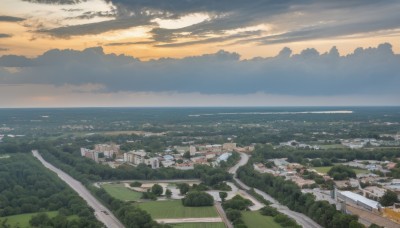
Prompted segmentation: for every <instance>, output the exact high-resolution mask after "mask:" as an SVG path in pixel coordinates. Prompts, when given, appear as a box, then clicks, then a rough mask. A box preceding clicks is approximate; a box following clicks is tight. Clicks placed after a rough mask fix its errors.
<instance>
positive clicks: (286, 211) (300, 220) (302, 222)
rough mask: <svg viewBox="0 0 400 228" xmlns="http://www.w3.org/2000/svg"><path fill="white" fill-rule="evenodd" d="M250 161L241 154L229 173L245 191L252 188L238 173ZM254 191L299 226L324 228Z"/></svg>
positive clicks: (262, 193)
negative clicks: (238, 176)
mask: <svg viewBox="0 0 400 228" xmlns="http://www.w3.org/2000/svg"><path fill="white" fill-rule="evenodd" d="M248 160H249V155H247V154H245V153H240V161H239V162H238V163H237V164H236V165H235V166H233V167H232V168H230V169H229V173H231V174H233V179H234V180H235V181H236V183H238V185H240V186H241V187H242V188H243V189H245V190H250V187H249V186H247V185H246V184H244V183H243V182H242V181H240V180H239V179H238V178H237V174H236V172H237V170H238V169H239V167H241V166H244V165H246V163H247V161H248ZM254 191H255V192H256V193H258V194H259V195H261V196H262V197H263V198H264V199H266V200H268V201H270V202H271V203H272V204H271V205H270V206H271V207H275V208H276V209H277V210H278V211H279V212H281V213H283V214H285V215H287V216H289V217H290V218H292V219H294V220H296V222H297V223H298V224H299V225H301V226H303V227H304V228H322V226H320V225H318V224H317V223H316V222H314V221H313V220H312V219H310V218H309V217H307V216H306V215H304V214H302V213H298V212H295V211H292V210H290V209H289V208H288V207H286V206H284V205H282V204H280V203H279V202H278V201H277V200H275V199H274V198H272V197H271V196H270V195H268V194H266V193H265V192H263V191H260V190H259V189H256V188H254Z"/></svg>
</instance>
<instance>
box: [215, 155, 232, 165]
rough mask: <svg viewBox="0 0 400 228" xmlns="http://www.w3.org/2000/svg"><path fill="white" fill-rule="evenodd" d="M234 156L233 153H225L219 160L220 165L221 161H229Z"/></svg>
mask: <svg viewBox="0 0 400 228" xmlns="http://www.w3.org/2000/svg"><path fill="white" fill-rule="evenodd" d="M231 155H232V153H223V154H221V155H220V156H219V157H218V158H217V160H216V161H217V162H218V163H220V162H221V161H225V162H226V161H227V160H228V158H229V157H230V156H231Z"/></svg>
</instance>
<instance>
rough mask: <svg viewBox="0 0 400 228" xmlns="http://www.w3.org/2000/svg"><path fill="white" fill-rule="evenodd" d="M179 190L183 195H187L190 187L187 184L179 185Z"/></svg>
mask: <svg viewBox="0 0 400 228" xmlns="http://www.w3.org/2000/svg"><path fill="white" fill-rule="evenodd" d="M178 188H179V192H180V193H181V195H185V194H186V193H187V192H188V191H189V189H190V186H189V185H188V184H187V183H181V184H178Z"/></svg>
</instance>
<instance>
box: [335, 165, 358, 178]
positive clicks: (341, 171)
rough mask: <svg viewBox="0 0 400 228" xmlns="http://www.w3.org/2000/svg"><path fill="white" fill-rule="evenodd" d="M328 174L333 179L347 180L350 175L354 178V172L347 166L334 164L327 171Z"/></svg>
mask: <svg viewBox="0 0 400 228" xmlns="http://www.w3.org/2000/svg"><path fill="white" fill-rule="evenodd" d="M328 175H329V176H331V177H333V179H334V180H347V179H349V178H350V177H352V178H355V177H356V172H354V170H353V169H351V168H350V167H348V166H345V165H336V166H334V167H332V168H331V169H330V170H329V171H328Z"/></svg>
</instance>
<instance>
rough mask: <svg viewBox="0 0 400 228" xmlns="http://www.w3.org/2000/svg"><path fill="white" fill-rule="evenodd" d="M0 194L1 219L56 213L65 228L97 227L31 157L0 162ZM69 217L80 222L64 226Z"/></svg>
mask: <svg viewBox="0 0 400 228" xmlns="http://www.w3.org/2000/svg"><path fill="white" fill-rule="evenodd" d="M0 193H1V194H0V217H2V216H8V215H16V214H22V213H33V212H39V211H42V212H46V211H58V212H59V214H60V216H58V217H57V218H56V219H57V221H58V222H59V223H60V222H61V221H64V222H65V225H66V226H65V227H99V226H100V223H98V222H97V220H96V219H95V218H94V215H93V212H92V210H91V209H90V208H89V207H88V206H87V205H86V202H85V201H83V199H82V198H80V197H79V196H78V195H77V194H76V193H75V192H74V191H73V190H72V189H70V188H69V187H67V186H66V184H65V183H64V182H62V181H61V180H60V179H59V178H58V177H57V176H56V175H55V174H53V173H51V172H49V171H48V170H46V169H45V168H44V167H43V166H42V165H41V164H40V163H39V161H37V160H36V159H35V158H33V157H32V156H31V155H30V154H13V155H12V156H10V157H9V158H4V159H0ZM69 215H77V216H78V217H79V219H78V220H73V221H69V222H67V221H66V216H69ZM0 220H1V218H0Z"/></svg>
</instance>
